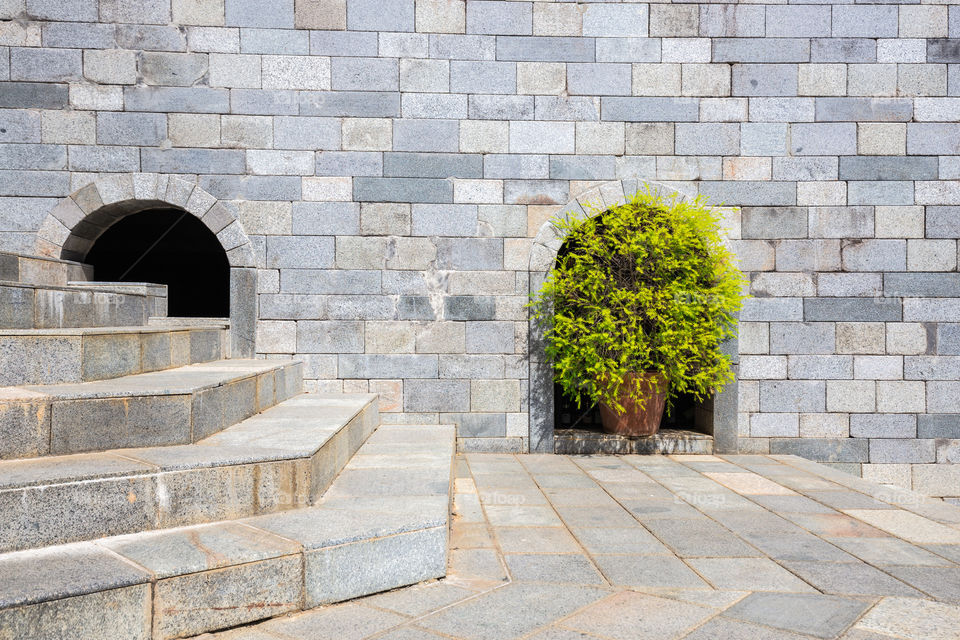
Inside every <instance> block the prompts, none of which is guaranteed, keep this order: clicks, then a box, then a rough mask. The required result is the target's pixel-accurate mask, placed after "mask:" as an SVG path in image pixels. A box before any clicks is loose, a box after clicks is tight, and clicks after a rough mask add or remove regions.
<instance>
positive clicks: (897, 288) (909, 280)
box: [883, 273, 960, 298]
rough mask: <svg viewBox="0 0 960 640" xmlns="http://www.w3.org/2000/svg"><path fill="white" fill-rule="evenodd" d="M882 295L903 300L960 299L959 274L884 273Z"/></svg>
mask: <svg viewBox="0 0 960 640" xmlns="http://www.w3.org/2000/svg"><path fill="white" fill-rule="evenodd" d="M883 294H884V295H885V296H890V297H904V298H916V297H930V298H960V274H958V273H885V274H884V275H883Z"/></svg>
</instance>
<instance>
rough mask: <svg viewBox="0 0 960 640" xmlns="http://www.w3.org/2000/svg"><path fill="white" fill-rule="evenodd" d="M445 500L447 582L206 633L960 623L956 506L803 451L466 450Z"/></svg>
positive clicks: (262, 635) (682, 630)
mask: <svg viewBox="0 0 960 640" xmlns="http://www.w3.org/2000/svg"><path fill="white" fill-rule="evenodd" d="M454 513H455V519H454V525H453V531H452V539H451V552H450V572H449V576H448V577H447V578H446V579H444V580H441V581H438V582H433V583H428V584H423V585H418V586H414V587H410V588H406V589H400V590H397V591H394V592H390V593H385V594H380V595H376V596H371V597H369V598H364V599H361V600H356V601H353V602H349V603H345V604H341V605H337V606H331V607H326V608H321V609H316V610H313V611H309V612H305V613H301V614H298V615H294V616H290V617H286V618H279V619H276V620H272V621H269V622H266V623H263V624H260V625H257V626H253V627H247V628H243V629H237V630H234V631H231V632H228V633H222V634H218V635H216V636H205V638H214V637H216V638H217V639H218V640H277V639H278V638H304V639H307V638H310V639H314V638H316V639H328V638H329V639H331V640H360V639H364V638H378V639H382V640H437V639H438V638H463V639H469V640H474V639H476V640H506V639H509V638H529V639H530V640H573V639H576V638H579V639H582V640H589V639H597V638H601V639H603V638H606V639H613V640H618V639H623V640H635V639H636V640H639V639H645V638H652V639H656V640H662V639H669V638H687V639H688V640H708V639H720V640H740V639H742V640H767V639H769V640H797V639H799V638H844V639H846V640H879V639H881V638H917V639H923V640H935V639H938V638H952V639H956V638H960V509H958V508H956V507H954V506H951V505H946V504H944V503H941V502H938V501H934V500H930V499H924V498H922V497H920V496H918V495H916V494H912V493H910V492H906V491H903V490H899V489H893V488H887V487H883V486H881V485H876V484H873V483H870V482H866V481H863V480H861V479H859V478H855V477H853V476H849V475H846V474H843V473H841V472H839V471H835V470H833V469H830V468H827V467H825V466H822V465H816V464H813V463H810V462H807V461H805V460H801V459H799V458H794V457H779V456H770V457H767V456H729V457H722V458H721V457H714V456H672V457H665V456H623V457H612V456H596V457H569V456H520V455H518V456H514V455H492V454H477V455H467V456H463V457H461V458H460V459H459V460H458V465H457V469H456V495H455V498H454ZM345 569H346V568H345Z"/></svg>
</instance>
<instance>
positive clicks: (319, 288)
mask: <svg viewBox="0 0 960 640" xmlns="http://www.w3.org/2000/svg"><path fill="white" fill-rule="evenodd" d="M289 237H291V236H268V238H267V240H268V245H267V264H268V265H269V266H276V264H277V263H278V262H279V263H289V264H296V265H297V266H299V267H304V268H292V269H287V268H285V269H282V270H281V271H280V292H281V293H299V294H326V295H337V294H344V295H371V294H378V293H380V292H381V290H380V271H377V270H372V269H369V270H364V269H315V268H309V267H328V266H330V265H329V264H328V262H327V259H326V253H325V252H326V250H327V248H326V243H324V244H323V247H322V251H324V253H323V254H321V255H318V256H317V259H316V260H312V259H311V258H310V256H309V254H306V255H304V254H303V253H300V252H302V251H305V250H306V251H309V247H310V245H311V244H313V245H315V244H317V243H315V242H311V243H302V244H301V245H300V246H297V247H293V248H292V250H291V253H290V254H284V255H282V252H283V251H285V250H290V249H291V247H290V244H289V243H287V244H286V245H285V246H284V247H282V248H277V249H275V250H274V251H273V254H271V250H273V249H274V245H272V244H270V243H269V241H270V240H274V239H275V238H289ZM292 237H294V238H295V237H296V236H292ZM302 238H305V239H307V240H317V238H316V237H311V236H302ZM321 239H322V240H327V238H321ZM274 257H276V260H274Z"/></svg>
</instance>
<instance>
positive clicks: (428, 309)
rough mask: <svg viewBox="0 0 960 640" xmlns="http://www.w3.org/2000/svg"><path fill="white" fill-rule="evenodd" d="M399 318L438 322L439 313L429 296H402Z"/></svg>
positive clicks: (398, 308)
mask: <svg viewBox="0 0 960 640" xmlns="http://www.w3.org/2000/svg"><path fill="white" fill-rule="evenodd" d="M397 317H398V318H399V319H400V320H436V319H437V312H436V310H434V308H433V304H432V302H431V300H430V298H429V297H428V296H400V298H399V299H398V300H397Z"/></svg>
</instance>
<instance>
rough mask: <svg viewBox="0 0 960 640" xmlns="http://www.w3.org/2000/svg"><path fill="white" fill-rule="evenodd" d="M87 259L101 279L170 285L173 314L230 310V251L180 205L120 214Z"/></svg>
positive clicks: (218, 314) (218, 313)
mask: <svg viewBox="0 0 960 640" xmlns="http://www.w3.org/2000/svg"><path fill="white" fill-rule="evenodd" d="M84 262H86V263H87V264H90V265H92V266H93V268H94V277H95V278H96V279H97V280H99V281H107V282H152V283H158V284H165V285H167V296H168V298H167V308H168V314H169V315H170V316H176V317H194V318H198V317H215V318H226V317H228V316H229V315H230V265H229V263H228V261H227V255H226V253H225V252H224V250H223V247H222V246H221V244H220V241H219V240H218V239H217V236H216V235H215V234H214V233H213V232H212V231H211V230H210V229H208V228H207V226H206V225H205V224H204V223H203V222H201V221H200V220H199V219H198V218H196V217H194V216H192V215H190V214H189V213H188V212H186V211H183V210H181V209H175V208H170V207H166V208H154V209H146V210H144V211H139V212H137V213H133V214H130V215H127V216H125V217H123V218H120V219H119V220H117V221H116V222H114V223H113V224H111V225H110V226H109V227H108V228H107V229H106V231H104V232H103V233H102V234H101V235H100V236H99V237H98V238H97V239H96V240H95V241H94V242H93V245H92V246H91V247H90V250H89V251H88V252H87V254H86V257H85V258H84Z"/></svg>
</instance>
